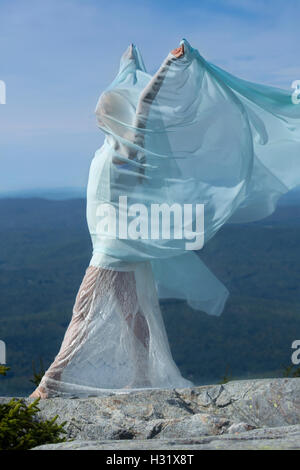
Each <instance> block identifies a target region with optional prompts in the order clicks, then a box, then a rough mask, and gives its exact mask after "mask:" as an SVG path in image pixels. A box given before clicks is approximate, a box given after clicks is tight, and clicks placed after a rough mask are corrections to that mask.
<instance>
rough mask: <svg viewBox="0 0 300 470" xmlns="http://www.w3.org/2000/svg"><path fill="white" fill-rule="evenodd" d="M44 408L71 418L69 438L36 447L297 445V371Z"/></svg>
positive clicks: (63, 401)
mask: <svg viewBox="0 0 300 470" xmlns="http://www.w3.org/2000/svg"><path fill="white" fill-rule="evenodd" d="M9 400H10V398H9V397H3V398H0V403H4V402H7V401H9ZM25 401H26V403H27V404H28V403H30V402H32V401H33V399H30V398H26V399H25ZM39 408H40V412H39V417H40V418H41V419H50V418H52V417H53V416H55V415H58V417H59V418H58V422H63V421H67V425H66V426H65V429H66V430H67V432H68V439H72V441H69V442H65V443H60V444H48V445H43V446H39V447H36V448H35V449H38V450H44V449H47V450H48V449H53V450H54V449H55V450H56V449H59V450H63V449H65V450H75V449H81V450H86V449H89V450H105V449H106V450H118V449H120V450H123V449H130V450H140V449H153V450H163V449H167V450H168V449H170V450H171V449H172V448H173V449H181V450H184V449H185V450H189V449H190V450H196V449H299V450H300V379H299V378H293V379H292V378H286V379H284V378H283V379H262V380H241V381H233V382H229V383H227V384H224V385H207V386H201V387H193V388H184V389H154V390H140V391H129V392H124V393H103V394H102V395H101V396H97V397H88V398H59V397H57V398H51V399H48V400H41V401H40V403H39Z"/></svg>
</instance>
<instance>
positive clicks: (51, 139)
mask: <svg viewBox="0 0 300 470" xmlns="http://www.w3.org/2000/svg"><path fill="white" fill-rule="evenodd" d="M299 15H300V4H299V1H298V0H203V1H202V0H197V1H196V0H181V1H177V0H172V1H171V0H152V1H148V0H144V1H143V0H139V1H137V0H110V1H108V0H0V80H3V81H4V82H5V84H6V88H7V95H6V104H4V105H3V104H0V193H1V192H5V191H9V190H23V189H25V190H26V189H27V190H28V189H35V188H53V187H55V188H59V187H60V188H63V187H84V186H86V183H87V179H88V172H89V166H90V163H91V160H92V158H93V155H94V153H95V151H96V149H97V148H99V147H100V146H101V145H102V143H103V134H102V133H101V131H100V130H99V129H98V128H97V125H96V120H95V116H94V109H95V105H96V102H97V100H98V97H99V95H100V94H101V92H102V91H103V89H104V88H106V87H107V86H108V85H109V84H110V82H111V81H112V80H113V79H114V77H115V75H116V73H117V71H118V68H119V62H120V57H121V55H122V53H123V52H124V51H125V49H126V48H127V46H128V45H129V44H130V43H131V42H133V43H134V44H136V45H137V46H138V47H139V49H140V51H141V53H142V56H143V59H144V62H145V64H146V68H147V70H148V71H149V72H150V73H154V72H155V71H156V70H157V68H158V67H159V66H160V64H161V63H162V61H163V59H164V58H165V57H166V56H167V54H168V53H169V51H170V50H172V49H174V48H175V47H177V46H178V44H179V42H180V40H181V39H182V38H186V39H187V40H188V41H189V42H190V43H191V45H192V46H193V47H194V48H196V49H198V50H199V52H200V54H201V55H202V56H203V57H204V58H205V59H207V60H209V61H210V62H213V63H215V64H216V65H219V66H220V67H222V68H224V69H226V70H227V71H229V72H231V73H233V74H235V75H237V76H239V77H242V78H245V79H247V80H250V81H254V82H259V83H266V84H270V85H273V86H278V87H282V88H285V89H291V83H292V81H294V80H299V79H300V61H299V52H298V50H299V42H300V41H299V40H300V27H299V24H300V22H299V17H300V16H299Z"/></svg>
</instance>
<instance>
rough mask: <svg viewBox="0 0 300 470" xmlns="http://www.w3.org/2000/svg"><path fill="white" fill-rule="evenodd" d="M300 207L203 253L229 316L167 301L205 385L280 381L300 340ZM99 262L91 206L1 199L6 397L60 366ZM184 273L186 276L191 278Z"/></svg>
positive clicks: (176, 339)
mask: <svg viewBox="0 0 300 470" xmlns="http://www.w3.org/2000/svg"><path fill="white" fill-rule="evenodd" d="M299 240H300V206H299V205H296V204H294V205H291V206H282V207H279V209H278V210H277V211H276V213H275V214H273V215H272V216H271V217H269V218H268V219H265V220H263V221H261V222H256V223H252V224H245V225H228V226H225V227H223V229H222V230H221V231H220V232H219V233H218V234H217V235H216V237H215V238H214V239H212V240H211V241H210V242H209V243H208V245H207V246H206V248H205V249H204V250H202V251H201V253H200V256H201V257H202V258H203V259H204V261H205V262H206V263H207V265H208V266H209V267H210V269H212V271H213V272H214V273H215V274H216V275H217V276H218V277H219V278H220V279H221V280H222V282H224V284H225V285H226V286H227V287H228V289H229V290H230V292H231V296H230V298H229V300H228V302H227V305H226V309H225V311H224V313H223V315H222V316H221V317H218V318H215V317H210V316H208V315H206V314H204V313H201V312H195V311H193V310H191V309H190V308H188V307H187V306H186V304H185V303H183V302H175V301H168V302H164V303H163V304H162V310H163V315H164V319H165V322H166V327H167V331H168V335H169V340H170V344H171V349H172V352H173V355H174V359H175V361H176V362H177V364H178V365H179V367H180V369H181V371H182V373H183V375H184V376H186V377H187V378H190V379H192V380H194V381H195V382H196V383H198V384H200V383H208V382H216V381H219V380H221V378H222V376H223V375H224V374H225V373H226V370H227V369H228V373H229V374H231V375H232V376H233V377H234V378H239V377H241V378H244V377H264V376H266V377H267V376H279V375H280V374H282V372H283V368H284V366H287V365H289V364H290V356H291V343H292V341H293V340H295V339H300V244H299ZM90 256H91V243H90V239H89V233H88V230H87V227H86V221H85V201H84V200H83V199H73V200H64V201H54V200H52V201H51V200H46V199H38V198H32V199H12V198H11V199H0V292H1V295H0V339H2V340H4V341H5V342H6V345H7V362H8V365H10V366H11V371H10V372H9V373H8V375H7V377H6V378H2V379H1V378H0V379H1V380H0V395H12V394H14V395H22V394H27V393H29V392H30V391H31V390H32V389H33V384H31V383H30V381H29V379H30V378H32V361H35V364H36V366H37V367H38V366H39V359H40V358H42V359H43V361H44V365H45V367H47V366H48V365H49V364H50V362H51V361H52V360H53V358H54V356H55V354H56V353H57V352H58V348H59V346H60V344H61V341H62V338H63V335H64V332H65V329H66V327H67V325H68V322H69V320H70V318H71V314H72V306H73V303H74V299H75V295H76V292H77V290H78V287H79V285H80V282H81V279H82V277H83V275H84V271H85V269H86V267H87V265H88V263H89V259H90ZM182 276H184V272H183V273H182Z"/></svg>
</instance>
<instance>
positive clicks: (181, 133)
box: [33, 39, 300, 397]
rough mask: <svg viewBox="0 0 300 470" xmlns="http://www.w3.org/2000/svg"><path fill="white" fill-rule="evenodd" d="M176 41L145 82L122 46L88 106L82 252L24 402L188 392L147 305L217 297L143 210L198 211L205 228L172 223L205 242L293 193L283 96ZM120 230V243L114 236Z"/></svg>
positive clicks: (291, 130)
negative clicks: (46, 360) (72, 288)
mask: <svg viewBox="0 0 300 470" xmlns="http://www.w3.org/2000/svg"><path fill="white" fill-rule="evenodd" d="M181 44H183V46H184V55H183V56H181V57H179V58H176V57H175V56H173V55H172V54H171V53H170V54H168V55H167V57H166V59H165V60H164V61H163V63H162V65H161V66H160V68H159V69H158V71H157V73H156V74H154V75H153V76H151V75H149V74H148V73H147V71H146V69H145V66H144V63H143V60H142V57H141V54H140V52H139V50H138V48H137V47H135V46H134V45H130V46H129V47H128V48H127V49H126V51H125V52H124V54H123V56H122V58H121V63H120V70H119V73H118V74H117V76H116V78H115V80H114V81H113V82H112V83H111V85H110V86H109V87H108V88H107V89H106V90H104V92H103V93H102V94H101V96H100V98H99V101H98V104H97V107H96V115H97V120H98V125H99V127H100V129H101V130H102V131H103V132H104V133H105V142H104V144H103V146H102V147H101V148H100V149H99V150H97V151H96V154H95V157H94V158H93V160H92V163H91V168H90V174H89V182H88V188H87V221H88V226H89V230H90V234H91V238H92V242H93V256H92V259H91V261H90V265H89V267H88V268H87V271H86V274H85V276H84V279H83V281H82V284H81V286H80V289H79V292H78V295H77V298H76V302H75V305H74V309H73V315H72V318H71V322H70V324H69V327H68V329H67V331H66V334H65V337H64V340H63V343H62V345H61V348H60V351H59V353H58V354H57V356H56V357H55V360H54V362H53V363H52V364H51V366H50V367H49V369H48V370H47V371H46V373H45V375H44V377H43V379H42V381H41V384H40V386H39V387H38V389H37V390H36V391H35V395H33V396H43V397H49V396H53V395H60V396H70V395H73V396H74V395H75V396H86V395H99V394H101V393H102V391H107V390H109V391H114V392H116V393H120V392H121V393H124V390H132V389H136V388H138V389H140V388H165V387H166V388H170V387H188V386H192V385H193V384H192V382H191V381H190V380H187V379H185V378H183V377H182V375H181V373H180V371H179V369H178V368H177V366H176V364H175V362H174V361H173V358H172V354H171V351H170V348H169V344H168V339H167V335H166V331H165V327H164V323H163V319H162V315H161V311H160V308H159V301H158V295H159V297H160V298H161V299H167V298H175V299H176V298H177V299H183V300H186V301H187V302H188V304H189V305H190V306H192V307H193V308H194V309H197V310H201V311H204V312H207V313H208V314H211V315H219V314H220V313H221V312H222V310H223V308H224V305H225V302H226V299H227V297H228V291H227V289H226V287H225V286H223V284H222V283H221V282H220V281H219V280H218V279H217V278H216V277H215V276H214V275H213V273H211V272H210V270H209V269H208V268H207V267H206V266H205V264H204V263H203V262H202V260H201V250H200V249H195V250H189V249H187V245H186V243H187V240H186V238H184V237H181V238H180V237H179V236H177V235H178V231H176V230H177V229H178V226H179V225H180V223H179V222H180V220H182V218H181V219H180V220H179V219H177V218H176V217H175V216H174V217H170V233H169V236H166V237H163V236H162V235H163V233H162V231H161V227H160V226H159V224H158V222H157V220H156V221H155V222H153V218H152V217H151V214H152V212H151V210H152V208H153V205H155V204H156V205H158V207H160V206H161V205H162V204H166V205H167V206H168V207H174V205H175V204H177V208H178V207H185V205H188V204H189V205H192V206H195V205H196V204H203V205H204V227H203V226H202V225H201V224H200V225H199V226H198V225H197V218H196V213H193V212H192V217H191V220H188V219H185V218H184V217H183V227H184V230H185V235H188V238H189V240H188V241H189V242H191V241H192V239H191V235H193V233H194V235H195V234H196V236H199V239H201V240H204V244H205V243H207V242H208V241H209V240H210V239H211V238H212V237H213V236H214V235H215V234H216V233H217V231H218V230H219V229H220V228H221V227H222V226H223V225H224V224H225V223H234V222H247V221H253V220H258V219H260V218H262V217H266V216H267V215H269V214H271V213H272V211H273V210H274V209H275V206H276V201H277V200H278V198H279V197H280V196H281V195H282V194H284V193H285V192H287V191H288V190H290V189H292V188H293V187H295V186H296V185H298V184H299V183H300V155H299V153H300V152H299V150H300V107H298V106H296V105H294V104H293V103H292V100H291V95H290V93H289V92H286V91H283V90H279V89H275V88H271V87H267V86H264V85H256V84H253V83H249V82H246V81H244V80H240V79H238V78H236V77H234V76H232V75H230V74H228V73H227V72H225V71H224V70H222V69H220V68H218V67H216V66H215V65H213V64H211V63H209V62H207V61H205V59H204V58H203V57H201V55H200V54H199V52H198V51H197V50H196V49H193V48H192V47H191V46H190V45H189V43H188V42H187V41H186V40H185V39H183V40H182V41H181ZM120 197H122V198H123V199H122V203H121V204H120ZM140 203H142V204H143V210H141V206H136V204H140ZM156 207H157V206H156ZM103 208H105V210H106V211H107V213H108V215H107V216H105V217H103V215H104V212H103V211H102V209H103ZM128 208H131V211H132V212H131V213H130V214H129V216H128ZM136 215H138V219H137V217H135V216H136ZM114 216H116V217H115V218H114ZM126 216H128V218H126ZM103 218H104V220H105V221H106V224H103V223H102V222H103ZM120 220H122V221H123V222H124V220H126V223H127V225H128V230H131V232H130V234H131V236H130V237H129V236H128V234H125V236H124V233H122V232H121V233H120V232H118V231H117V230H115V228H116V227H115V225H114V222H116V225H117V224H118V223H119V221H120ZM178 220H179V222H178ZM137 221H138V223H137ZM132 223H133V224H135V225H132ZM125 225H126V224H125ZM150 226H151V228H150ZM122 227H123V228H122V230H124V225H123V226H122ZM147 228H148V229H149V231H148V234H147V233H146V232H147V230H146V229H147ZM151 229H153V231H154V233H155V232H156V238H155V237H152V238H151V236H150V233H151ZM175 233H177V235H176V236H175ZM126 235H127V237H126ZM132 235H133V236H132ZM147 235H148V236H147ZM199 335H201V332H199ZM105 393H106V392H105Z"/></svg>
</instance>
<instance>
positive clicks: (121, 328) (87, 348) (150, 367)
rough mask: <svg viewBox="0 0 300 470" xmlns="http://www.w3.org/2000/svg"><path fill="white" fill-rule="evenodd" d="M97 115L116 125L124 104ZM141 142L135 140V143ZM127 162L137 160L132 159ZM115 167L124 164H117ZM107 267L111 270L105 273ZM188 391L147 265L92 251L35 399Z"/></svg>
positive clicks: (97, 167)
mask: <svg viewBox="0 0 300 470" xmlns="http://www.w3.org/2000/svg"><path fill="white" fill-rule="evenodd" d="M183 53H184V47H183V45H182V46H181V47H179V48H177V49H175V50H173V51H172V55H173V57H174V58H176V57H180V56H181V55H182V54H183ZM168 57H169V56H168ZM125 58H127V59H128V60H129V61H130V60H134V55H133V46H132V45H131V46H130V47H129V49H128V50H127V51H126V53H125V54H124V55H123V60H124V59H125ZM168 60H169V59H168ZM166 71H167V61H165V62H164V63H163V65H162V66H161V67H160V69H159V71H158V72H157V74H155V76H154V77H153V79H152V80H151V81H150V82H149V84H148V85H147V87H145V89H144V92H143V94H142V95H141V96H140V102H139V106H138V107H137V111H136V114H135V116H134V125H135V126H136V127H139V125H142V124H141V123H139V114H140V113H141V109H142V108H143V110H145V107H146V108H147V107H148V106H149V100H148V101H147V102H146V101H145V97H149V94H150V95H151V96H155V94H156V93H157V92H158V89H159V86H160V85H161V83H162V81H163V78H164V75H165V73H166ZM96 112H97V116H98V119H99V120H101V121H104V120H105V116H106V115H108V114H109V115H110V116H113V117H114V118H116V119H118V118H120V113H121V112H122V100H121V99H120V97H119V96H118V95H116V94H114V93H106V94H104V95H101V98H100V100H99V102H98V105H97V109H96ZM116 126H117V124H116ZM138 138H139V136H138V135H136V134H135V135H132V139H138ZM105 150H106V146H105V144H104V145H103V147H102V148H100V149H99V150H98V151H97V152H96V154H95V157H94V159H93V161H92V164H91V169H90V176H89V183H88V190H87V219H88V225H89V229H90V232H91V234H92V238H93V233H95V227H96V224H97V220H96V207H97V204H98V201H99V200H104V201H107V200H110V199H111V194H110V188H109V187H108V186H107V184H106V186H105V183H106V182H107V179H106V178H105V177H104V172H106V171H109V164H110V161H109V159H110V157H111V155H110V154H109V153H106V152H105ZM123 155H124V153H123ZM126 157H127V158H133V155H131V156H130V155H126ZM113 163H114V164H116V165H124V167H125V165H126V162H124V161H123V160H119V159H118V158H114V160H113ZM95 179H96V180H98V183H96V184H95ZM102 182H103V184H102ZM95 188H96V189H97V191H95ZM100 193H101V196H100ZM107 265H108V266H110V267H109V268H105V266H107ZM190 385H192V382H191V381H189V380H186V379H184V378H183V377H182V376H181V373H180V371H179V369H178V367H177V366H176V364H175V363H174V361H173V359H172V355H171V351H170V348H169V344H168V338H167V335H166V331H165V326H164V322H163V319H162V315H161V311H160V307H159V301H158V294H157V287H156V284H155V280H154V277H153V272H152V268H151V263H150V261H145V262H139V263H130V262H124V261H121V262H118V263H116V265H115V266H114V267H112V266H111V259H110V257H109V256H108V255H105V254H103V253H94V255H93V257H92V259H91V262H90V265H89V267H88V268H87V270H86V274H85V276H84V278H83V281H82V284H81V286H80V289H79V292H78V294H77V297H76V301H75V305H74V308H73V316H72V319H71V322H70V324H69V327H68V329H67V331H66V334H65V337H64V340H63V342H62V345H61V348H60V351H59V353H58V355H57V356H56V357H55V360H54V362H53V363H52V364H51V366H50V367H49V369H48V370H47V371H46V373H45V375H44V377H43V378H42V381H41V383H40V385H39V386H38V387H37V389H36V390H35V391H34V392H33V393H32V394H31V397H38V396H39V397H41V398H48V397H51V396H57V395H60V396H70V395H76V396H86V395H93V394H97V393H99V392H101V391H103V390H107V389H109V390H122V389H134V388H145V387H151V388H155V387H185V386H190Z"/></svg>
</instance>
